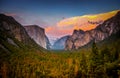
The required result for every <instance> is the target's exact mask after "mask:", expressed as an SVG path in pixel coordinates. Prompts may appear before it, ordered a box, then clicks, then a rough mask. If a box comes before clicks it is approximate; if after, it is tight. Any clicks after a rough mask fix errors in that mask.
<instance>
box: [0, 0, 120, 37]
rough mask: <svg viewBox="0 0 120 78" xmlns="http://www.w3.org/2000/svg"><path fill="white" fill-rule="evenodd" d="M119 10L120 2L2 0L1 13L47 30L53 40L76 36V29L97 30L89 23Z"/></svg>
mask: <svg viewBox="0 0 120 78" xmlns="http://www.w3.org/2000/svg"><path fill="white" fill-rule="evenodd" d="M115 10H120V0H0V13H5V14H6V15H10V16H13V17H14V18H15V19H16V20H17V21H19V22H20V23H21V24H22V25H31V24H32V25H33V24H36V25H39V26H40V27H43V28H45V30H46V34H47V36H48V37H49V38H50V39H55V38H59V37H61V36H64V35H68V34H72V31H73V30H74V29H79V28H80V29H83V30H89V29H91V28H94V27H95V25H90V24H89V25H88V24H87V23H86V20H87V21H88V20H90V21H92V22H99V21H104V20H106V19H107V18H109V17H111V16H113V15H114V14H115V13H116V12H117V11H115ZM111 11H114V12H112V13H109V14H106V15H105V16H104V15H100V14H103V13H106V12H111ZM96 14H98V15H96ZM103 17H104V18H103ZM80 22H82V23H80Z"/></svg>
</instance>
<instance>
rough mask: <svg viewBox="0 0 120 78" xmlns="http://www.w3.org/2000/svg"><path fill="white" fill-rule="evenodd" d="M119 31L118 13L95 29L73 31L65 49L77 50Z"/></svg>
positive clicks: (119, 14)
mask: <svg viewBox="0 0 120 78" xmlns="http://www.w3.org/2000/svg"><path fill="white" fill-rule="evenodd" d="M119 30H120V11H119V12H118V13H117V14H116V15H115V16H113V17H112V18H110V19H108V20H106V21H104V22H103V23H102V24H100V25H98V26H97V27H96V28H95V29H92V30H89V31H82V30H74V32H73V34H72V35H71V36H70V37H69V38H68V39H67V40H66V43H65V49H66V50H71V49H78V48H80V47H82V46H84V45H87V44H88V43H90V42H91V41H93V40H95V42H99V41H101V40H104V39H105V38H107V37H109V36H110V35H112V34H115V33H117V32H118V31H119Z"/></svg>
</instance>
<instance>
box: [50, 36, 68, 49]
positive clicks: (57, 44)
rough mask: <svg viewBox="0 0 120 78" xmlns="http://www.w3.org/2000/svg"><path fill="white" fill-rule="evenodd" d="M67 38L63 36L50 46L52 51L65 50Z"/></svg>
mask: <svg viewBox="0 0 120 78" xmlns="http://www.w3.org/2000/svg"><path fill="white" fill-rule="evenodd" d="M68 38H69V36H64V37H61V38H60V39H58V40H57V41H56V42H55V43H54V44H53V46H52V49H54V50H63V49H64V48H65V42H66V40H67V39H68Z"/></svg>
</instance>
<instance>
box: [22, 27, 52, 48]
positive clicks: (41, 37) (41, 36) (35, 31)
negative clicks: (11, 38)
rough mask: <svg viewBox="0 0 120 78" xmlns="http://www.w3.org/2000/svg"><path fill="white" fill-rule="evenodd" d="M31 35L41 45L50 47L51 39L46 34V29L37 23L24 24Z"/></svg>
mask: <svg viewBox="0 0 120 78" xmlns="http://www.w3.org/2000/svg"><path fill="white" fill-rule="evenodd" d="M24 28H25V29H26V31H27V32H28V34H29V36H30V37H31V38H32V39H33V40H34V41H35V42H36V43H37V44H38V45H40V46H42V47H43V48H45V49H50V47H49V45H50V42H49V39H48V38H47V36H46V35H45V30H44V29H43V28H41V27H39V26H37V25H29V26H24Z"/></svg>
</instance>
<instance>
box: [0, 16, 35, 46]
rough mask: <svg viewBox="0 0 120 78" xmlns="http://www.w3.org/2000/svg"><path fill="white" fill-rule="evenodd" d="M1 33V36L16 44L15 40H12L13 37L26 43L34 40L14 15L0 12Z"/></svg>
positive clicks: (28, 43)
mask: <svg viewBox="0 0 120 78" xmlns="http://www.w3.org/2000/svg"><path fill="white" fill-rule="evenodd" d="M0 35H1V38H4V39H5V40H8V42H9V43H11V44H14V45H16V44H15V42H14V40H12V39H13V38H15V39H17V40H18V41H20V42H22V43H24V44H25V45H30V44H31V43H33V42H34V41H33V40H32V39H31V38H30V37H29V35H28V34H27V32H26V30H25V29H24V27H23V26H22V25H21V24H19V23H18V22H17V21H16V20H15V19H14V18H13V17H11V16H6V15H4V14H0ZM1 40H2V39H1Z"/></svg>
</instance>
